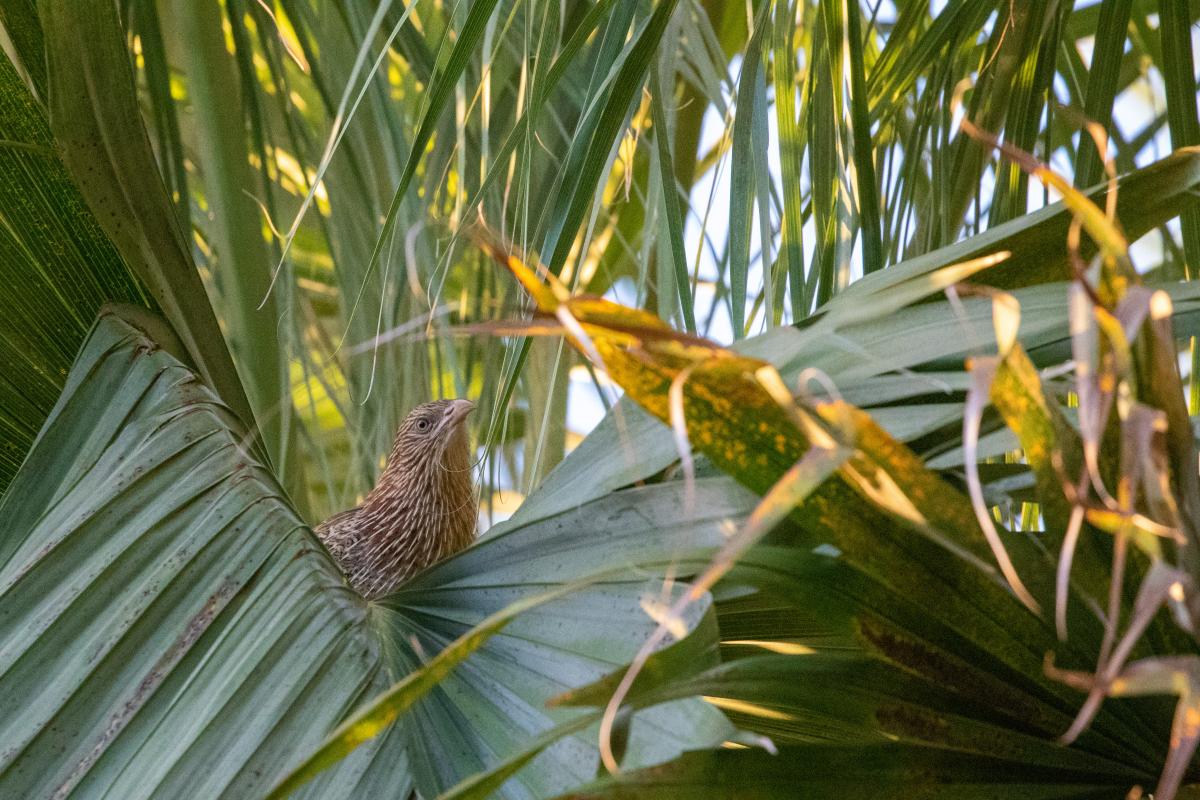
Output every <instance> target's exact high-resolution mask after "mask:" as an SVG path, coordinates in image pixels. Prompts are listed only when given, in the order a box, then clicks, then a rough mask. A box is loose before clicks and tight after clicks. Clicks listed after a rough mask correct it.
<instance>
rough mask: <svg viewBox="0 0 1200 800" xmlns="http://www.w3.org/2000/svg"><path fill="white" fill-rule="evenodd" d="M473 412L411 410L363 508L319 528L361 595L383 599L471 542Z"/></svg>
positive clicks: (462, 404) (457, 403) (442, 405)
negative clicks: (469, 427) (469, 419)
mask: <svg viewBox="0 0 1200 800" xmlns="http://www.w3.org/2000/svg"><path fill="white" fill-rule="evenodd" d="M474 407H475V404H474V403H472V402H471V401H469V400H436V401H434V402H432V403H424V404H422V405H419V406H417V407H416V408H414V409H413V410H412V411H411V412H409V415H408V416H407V417H405V418H404V422H402V423H401V424H400V430H398V431H397V432H396V441H395V443H394V444H393V445H392V452H391V454H390V455H389V456H388V460H387V466H386V467H385V468H384V470H383V474H382V475H380V476H379V480H378V482H377V483H376V484H375V488H373V489H372V490H371V491H370V492H369V493H368V494H367V496H366V498H365V499H364V500H363V501H362V504H361V505H359V506H357V507H355V508H352V509H350V510H349V511H343V512H341V513H339V514H334V515H333V516H332V517H330V518H329V519H327V520H325V521H324V522H322V523H321V524H320V525H318V526H317V529H316V533H317V536H318V537H320V539H321V541H323V542H324V543H325V546H326V547H328V548H329V551H330V552H331V553H333V557H334V558H335V559H336V560H337V562H338V565H339V566H340V567H341V568H342V572H344V573H345V574H346V578H347V579H348V580H349V581H350V585H351V586H353V587H354V588H355V589H356V590H357V591H358V592H359V594H361V595H362V596H363V597H366V598H367V599H375V598H378V597H382V596H383V595H386V594H388V593H389V592H391V591H392V590H393V589H395V588H396V587H397V586H398V585H399V584H400V583H401V582H403V581H404V580H405V579H407V578H408V577H410V576H411V575H413V574H414V573H416V572H419V571H420V570H422V569H424V568H425V567H427V566H429V565H430V564H433V563H434V562H436V561H441V560H442V559H443V558H446V557H448V556H451V555H453V554H454V553H457V552H458V551H460V550H462V549H464V548H466V547H467V545H469V544H471V542H472V541H473V540H474V539H475V523H476V519H477V511H476V502H475V489H474V487H473V486H472V484H471V453H470V447H469V445H468V442H467V426H466V424H465V423H466V418H467V415H468V414H470V413H471V409H473V408H474Z"/></svg>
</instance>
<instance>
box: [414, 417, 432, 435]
mask: <svg viewBox="0 0 1200 800" xmlns="http://www.w3.org/2000/svg"><path fill="white" fill-rule="evenodd" d="M429 424H430V423H429V420H427V419H419V420H417V430H418V431H420V432H421V433H424V432H425V431H427V430H429Z"/></svg>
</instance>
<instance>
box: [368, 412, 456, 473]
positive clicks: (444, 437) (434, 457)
mask: <svg viewBox="0 0 1200 800" xmlns="http://www.w3.org/2000/svg"><path fill="white" fill-rule="evenodd" d="M474 408H475V404H474V403H472V402H471V401H470V400H434V401H433V402H432V403H422V404H421V405H419V406H417V407H416V408H414V409H413V410H412V411H410V412H409V413H408V416H407V417H405V418H404V422H402V423H401V424H400V430H399V431H397V432H396V443H395V445H394V446H393V449H392V458H391V459H389V460H391V461H394V462H398V463H399V464H403V465H405V466H407V467H409V468H412V467H413V466H416V465H418V464H420V465H429V466H432V465H434V464H443V463H444V462H447V461H453V462H458V461H460V460H461V461H466V460H467V459H468V452H467V448H468V443H467V426H466V424H465V423H466V419H467V415H468V414H470V413H471V410H472V409H474Z"/></svg>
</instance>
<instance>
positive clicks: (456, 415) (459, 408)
mask: <svg viewBox="0 0 1200 800" xmlns="http://www.w3.org/2000/svg"><path fill="white" fill-rule="evenodd" d="M474 409H475V404H474V403H472V402H471V401H470V400H451V401H450V407H449V408H447V409H446V424H447V425H457V424H458V423H460V422H462V421H463V420H464V419H466V418H467V415H468V414H470V413H471V412H472V411H473V410H474Z"/></svg>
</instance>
